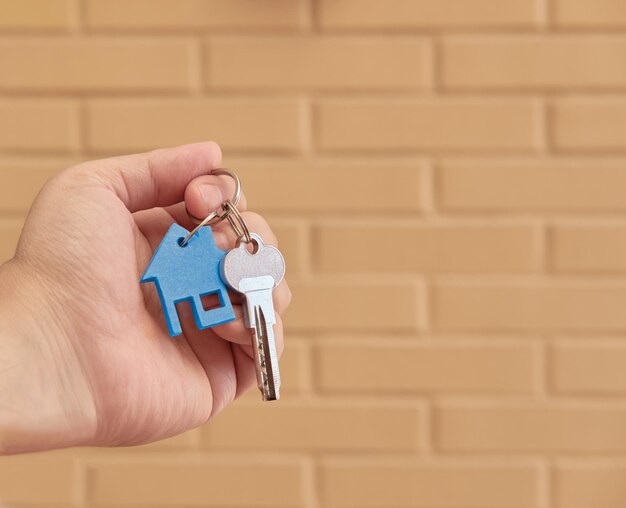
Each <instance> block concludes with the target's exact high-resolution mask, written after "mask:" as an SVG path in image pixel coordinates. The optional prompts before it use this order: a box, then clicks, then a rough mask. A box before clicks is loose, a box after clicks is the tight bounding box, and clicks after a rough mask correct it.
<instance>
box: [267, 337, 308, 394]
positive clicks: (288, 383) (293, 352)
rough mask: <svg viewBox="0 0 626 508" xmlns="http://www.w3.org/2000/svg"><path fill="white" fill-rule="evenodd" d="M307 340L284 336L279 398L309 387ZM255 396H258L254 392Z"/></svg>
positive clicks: (304, 390)
mask: <svg viewBox="0 0 626 508" xmlns="http://www.w3.org/2000/svg"><path fill="white" fill-rule="evenodd" d="M307 342H308V341H306V340H303V339H299V338H293V337H291V336H289V337H286V340H285V351H284V353H283V356H282V358H281V362H280V377H281V385H280V392H281V399H285V396H286V397H291V396H292V395H293V396H294V397H293V398H294V399H295V398H296V397H295V396H296V395H297V394H299V393H303V392H307V391H309V390H310V389H311V369H312V367H311V347H310V345H309V344H308V343H307ZM255 397H260V395H259V394H258V393H255Z"/></svg>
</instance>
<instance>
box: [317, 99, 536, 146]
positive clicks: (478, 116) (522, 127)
mask: <svg viewBox="0 0 626 508" xmlns="http://www.w3.org/2000/svg"><path fill="white" fill-rule="evenodd" d="M317 120H318V125H317V127H318V131H317V135H318V139H317V141H318V145H319V148H320V149H322V150H324V151H346V150H359V151H366V152H371V151H417V150H452V151H454V150H486V149H489V150H491V151H495V152H502V151H533V149H534V148H536V146H537V143H538V139H536V138H537V135H536V132H535V128H536V124H537V123H538V121H539V108H538V106H537V104H536V103H535V102H534V101H532V100H530V99H529V100H526V99H457V98H454V99H447V98H446V99H441V98H439V99H433V100H426V99H419V100H402V99H388V100H381V99H372V100H341V101H340V100H333V99H328V100H323V101H321V102H320V104H319V105H318V108H317Z"/></svg>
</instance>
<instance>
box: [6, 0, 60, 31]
mask: <svg viewBox="0 0 626 508" xmlns="http://www.w3.org/2000/svg"><path fill="white" fill-rule="evenodd" d="M71 24H72V0H20V1H19V2H15V1H13V0H0V31H4V30H10V31H13V30H16V31H17V30H67V29H68V28H69V27H70V26H71Z"/></svg>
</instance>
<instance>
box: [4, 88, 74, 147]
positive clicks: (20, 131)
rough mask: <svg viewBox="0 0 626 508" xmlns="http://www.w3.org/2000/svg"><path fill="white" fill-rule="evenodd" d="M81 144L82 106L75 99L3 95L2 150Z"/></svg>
mask: <svg viewBox="0 0 626 508" xmlns="http://www.w3.org/2000/svg"><path fill="white" fill-rule="evenodd" d="M0 79H2V78H0ZM77 145H78V110H77V108H76V106H75V105H74V104H73V103H72V102H70V101H65V100H56V99H55V100H39V99H0V149H1V150H8V151H34V152H42V151H48V152H68V151H71V150H74V149H75V148H76V147H77Z"/></svg>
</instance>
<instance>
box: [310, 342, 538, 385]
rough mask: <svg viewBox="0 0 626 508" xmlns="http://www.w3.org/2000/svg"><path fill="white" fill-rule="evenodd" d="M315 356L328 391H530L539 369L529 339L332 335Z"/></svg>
mask: <svg viewBox="0 0 626 508" xmlns="http://www.w3.org/2000/svg"><path fill="white" fill-rule="evenodd" d="M315 359H316V366H317V367H316V371H315V376H314V379H315V380H317V382H318V384H319V386H320V388H321V389H322V390H324V391H329V392H362V393H398V392H407V393H413V392H416V393H420V392H442V393H445V392H455V393H503V394H506V393H529V392H532V391H533V389H534V382H533V377H534V372H535V369H536V368H537V365H536V363H535V362H536V358H535V356H534V352H533V348H532V346H531V345H528V344H523V345H521V344H506V345H504V344H493V343H492V344H481V345H478V344H476V345H466V344H465V343H461V344H458V343H457V344H439V343H437V344H432V343H431V344H414V343H407V342H406V341H393V340H391V339H386V340H384V341H381V340H376V341H372V340H370V341H365V339H362V340H361V341H359V342H358V343H355V342H354V341H351V342H343V343H341V342H337V341H335V340H333V341H329V342H327V343H322V344H319V345H318V346H317V347H316V357H315Z"/></svg>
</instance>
